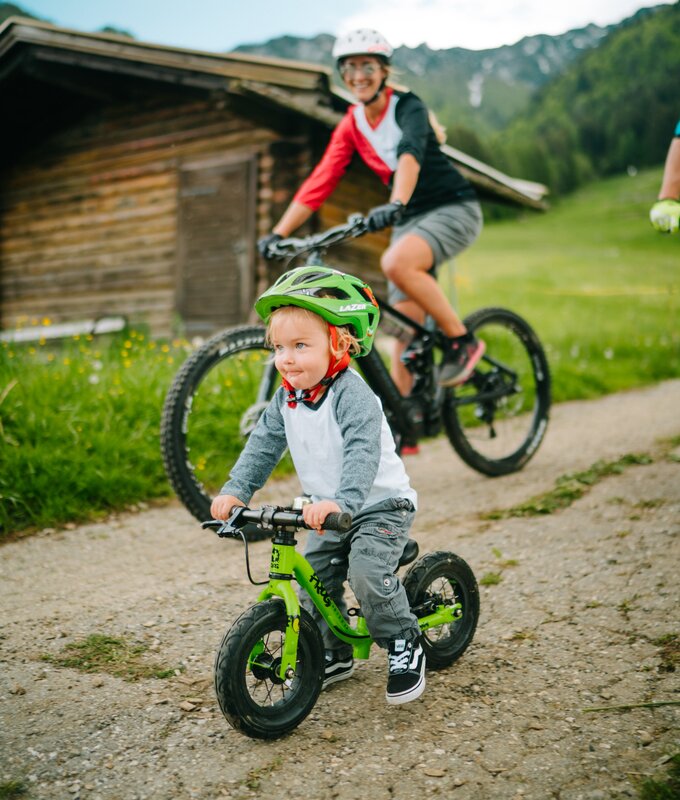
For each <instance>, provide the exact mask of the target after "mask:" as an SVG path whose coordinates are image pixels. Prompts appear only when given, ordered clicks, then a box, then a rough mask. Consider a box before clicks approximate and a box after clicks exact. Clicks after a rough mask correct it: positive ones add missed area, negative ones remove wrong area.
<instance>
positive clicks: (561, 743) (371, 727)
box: [0, 381, 680, 800]
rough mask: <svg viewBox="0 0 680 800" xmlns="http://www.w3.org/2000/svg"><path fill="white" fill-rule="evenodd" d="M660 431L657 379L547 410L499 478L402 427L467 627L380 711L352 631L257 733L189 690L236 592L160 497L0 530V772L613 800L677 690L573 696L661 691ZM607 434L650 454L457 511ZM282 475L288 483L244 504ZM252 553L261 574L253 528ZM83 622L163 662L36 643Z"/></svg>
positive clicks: (129, 794) (670, 587) (57, 790)
mask: <svg viewBox="0 0 680 800" xmlns="http://www.w3.org/2000/svg"><path fill="white" fill-rule="evenodd" d="M679 434H680V381H670V382H666V383H664V384H662V385H659V386H657V387H654V388H651V389H647V390H642V391H634V392H628V393H624V394H619V395H612V396H610V397H606V398H604V399H601V400H597V401H592V402H583V403H567V404H563V405H560V406H558V407H556V408H555V409H554V410H553V415H552V419H551V423H550V427H549V431H548V435H547V438H546V441H545V443H544V444H543V446H542V448H541V450H540V451H539V453H538V454H537V455H536V457H535V459H534V460H533V461H532V462H531V463H530V464H529V466H528V467H527V468H526V469H525V470H524V471H523V472H521V473H519V474H517V475H511V476H508V477H505V478H502V479H496V480H488V479H485V478H483V477H481V476H479V475H477V474H476V473H474V472H472V471H471V470H469V469H468V468H466V467H465V466H464V465H463V464H462V463H461V462H460V460H459V459H458V457H457V456H456V455H455V454H454V453H453V451H452V450H451V448H450V447H449V446H448V444H447V443H446V441H445V440H444V439H443V438H442V439H439V440H437V441H434V442H429V443H426V444H425V445H424V446H423V447H422V451H421V454H420V455H419V456H416V457H412V458H410V459H409V460H408V461H407V467H408V470H409V473H410V475H411V477H412V480H413V483H414V485H415V486H416V488H417V489H418V492H419V496H420V506H421V510H420V511H419V514H418V518H417V521H416V525H415V528H414V532H415V534H416V535H417V538H418V540H419V543H420V546H421V551H422V552H426V551H429V550H435V549H451V550H455V551H456V552H457V553H459V555H461V556H462V557H463V558H465V559H466V560H467V561H468V562H469V563H470V565H471V566H472V568H473V569H474V571H475V573H476V575H477V577H478V579H480V578H482V577H483V576H484V575H486V574H488V573H497V574H500V576H501V581H500V583H498V584H497V585H491V586H487V587H483V588H482V589H481V600H482V613H481V617H480V625H479V628H478V632H477V635H476V637H475V640H474V642H473V644H472V646H471V647H470V649H469V650H468V652H467V653H466V655H465V656H464V657H463V658H462V659H461V661H460V662H458V663H457V664H456V665H454V666H453V667H452V668H450V669H449V670H446V671H444V672H438V673H435V672H430V673H428V687H427V691H426V693H425V695H424V696H423V698H422V700H419V701H417V702H415V703H411V704H409V705H406V706H402V707H388V706H387V705H386V703H385V701H384V682H385V674H384V673H385V663H384V656H383V654H382V653H381V652H380V651H379V650H377V649H374V650H373V653H372V656H371V658H370V660H369V661H367V662H364V663H362V664H360V665H359V668H358V669H357V671H356V673H355V676H354V677H353V679H352V680H350V681H347V682H345V683H341V684H337V685H336V686H334V687H332V688H331V689H330V690H329V691H327V692H325V693H323V694H322V695H321V698H320V700H319V702H318V704H317V706H316V708H315V709H314V712H313V713H312V715H311V716H310V717H309V718H308V719H307V720H306V721H305V722H304V723H303V724H302V726H301V727H300V728H299V729H298V730H297V731H296V732H295V733H294V734H292V735H291V736H290V737H288V738H286V739H284V740H282V741H279V742H256V741H252V740H250V739H247V738H246V737H243V736H241V735H240V734H238V733H236V732H234V731H233V730H231V729H230V728H229V726H228V724H227V723H226V721H225V720H224V719H223V717H222V716H221V714H220V712H219V709H218V708H217V706H216V702H215V700H214V697H213V692H212V686H211V670H212V659H213V654H214V650H215V647H216V645H217V644H218V643H219V641H220V639H221V637H222V634H223V632H224V630H225V629H226V627H227V626H228V624H229V621H230V620H232V619H233V618H234V617H235V616H236V615H237V614H238V613H239V612H240V611H241V610H242V609H243V608H245V607H247V606H248V605H250V604H251V603H252V602H253V601H254V598H255V595H256V592H257V590H256V589H254V587H252V586H250V584H249V583H248V582H247V580H246V579H245V576H244V569H243V558H242V552H241V550H242V548H241V547H240V546H239V545H237V544H235V543H232V542H223V541H220V540H217V539H216V538H215V537H213V536H212V535H211V534H207V533H205V532H203V531H201V530H200V527H199V526H198V525H197V524H196V523H195V522H194V520H193V519H192V518H191V517H190V516H189V515H188V514H187V513H186V512H185V511H184V509H182V508H181V507H179V506H178V505H171V506H169V507H165V508H156V509H150V510H146V511H142V512H139V513H134V514H133V513H130V514H125V515H121V516H119V517H117V518H114V519H111V520H107V521H106V522H104V523H100V524H93V525H85V526H81V527H78V528H75V529H72V530H65V531H58V532H50V533H44V534H41V535H37V536H35V537H33V538H30V539H26V540H23V541H17V542H14V543H11V544H8V545H5V546H4V547H2V548H0V612H1V621H2V626H1V628H0V664H1V665H2V670H1V674H0V785H2V784H3V783H7V782H9V781H11V780H21V781H23V782H24V784H25V785H26V787H27V789H28V795H27V796H28V797H30V798H93V800H94V798H102V799H103V800H112V799H113V798H120V799H121V800H133V799H137V798H138V799H139V800H142V798H153V800H162V799H164V798H201V800H203V799H205V800H208V799H210V800H212V798H220V797H232V798H246V797H266V796H269V795H271V794H272V793H273V792H284V796H286V797H289V798H302V797H305V798H316V797H328V798H343V799H344V798H347V799H348V800H349V798H355V797H356V796H357V795H358V793H362V794H363V793H366V794H369V795H370V796H371V797H373V798H375V800H382V798H395V799H396V800H411V798H418V800H421V798H423V797H428V796H433V797H443V798H444V797H446V798H448V797H458V796H460V797H465V798H466V800H476V799H477V798H479V800H487V798H494V800H495V799H496V798H499V800H503V799H504V798H509V799H510V798H512V799H513V800H520V798H526V799H527V800H528V799H529V798H535V799H536V800H541V799H542V798H559V799H560V800H579V799H582V800H604V799H606V798H624V797H635V796H636V789H635V786H636V781H637V780H639V779H640V777H641V776H644V775H647V774H663V769H664V763H665V761H666V760H667V757H668V755H669V754H671V753H673V752H677V751H678V750H680V736H679V734H678V730H679V729H678V724H677V723H678V708H679V707H678V706H677V705H659V706H656V707H654V708H650V707H643V708H635V709H632V710H629V711H620V710H613V711H596V712H584V709H586V708H589V707H603V706H609V707H611V706H617V705H622V704H639V703H650V702H665V701H674V702H676V703H677V701H678V700H680V696H679V694H678V692H679V691H680V680H679V676H680V669H677V666H678V663H679V662H678V646H679V645H678V640H679V638H680V630H679V628H680V622H679V620H678V607H679V605H678V577H677V576H678V565H679V564H680V559H679V555H680V547H679V546H678V533H679V532H680V464H679V463H678V461H677V454H678V452H679V450H678V449H676V450H675V451H673V453H670V454H669V445H668V444H663V442H664V441H665V442H668V440H669V439H670V438H671V437H674V436H675V437H677V436H678V435H679ZM629 453H648V454H650V455H652V456H653V463H651V464H649V465H644V466H632V467H629V468H627V469H625V470H624V471H623V472H622V474H619V475H613V476H610V477H607V478H605V479H603V480H602V481H600V482H599V483H597V484H596V485H594V486H592V488H591V489H590V491H589V492H587V493H586V494H585V496H584V497H582V498H581V499H580V500H578V501H576V502H574V503H573V504H572V505H571V506H570V507H569V508H567V509H565V510H563V511H560V512H557V513H553V514H551V515H548V516H542V517H532V518H523V519H520V518H510V519H504V520H500V521H493V522H488V521H484V520H482V519H481V518H480V512H485V511H490V510H495V509H502V508H509V507H511V506H513V505H515V504H517V503H519V502H522V501H525V500H527V499H529V498H530V497H532V496H535V495H537V494H540V493H543V492H546V491H548V490H550V489H551V488H553V486H554V482H555V480H556V479H557V478H558V477H559V476H562V475H565V474H567V473H572V472H575V471H578V470H584V469H587V468H588V467H589V466H591V465H592V464H593V463H594V462H596V461H598V460H606V461H614V460H616V459H618V458H620V457H621V456H623V455H626V454H629ZM295 493H296V485H295V482H294V481H293V480H288V481H283V482H279V483H277V484H272V485H271V486H270V487H269V488H268V490H267V491H266V492H264V493H263V498H262V499H267V498H268V499H270V500H277V501H279V502H284V501H286V500H288V499H289V498H290V497H292V496H293V495H294V494H295ZM252 556H253V570H254V572H255V573H256V575H258V576H259V577H264V576H265V573H266V565H267V556H268V543H266V542H261V543H257V544H256V545H254V546H253V547H252ZM95 633H98V634H108V635H111V636H116V637H122V636H126V637H129V638H130V639H132V640H137V641H140V642H143V643H146V644H148V645H149V646H150V650H149V656H150V658H153V660H154V661H156V662H159V663H161V664H162V665H164V666H167V667H178V668H179V667H182V668H183V672H182V673H181V675H180V676H178V677H174V678H170V679H166V680H156V679H144V680H139V681H137V682H126V681H123V680H121V679H118V678H114V677H112V676H110V675H107V674H104V673H91V674H88V673H83V672H79V671H75V670H72V669H66V668H63V667H57V666H54V665H51V664H50V663H48V662H46V661H44V660H42V659H41V656H42V655H44V654H52V655H54V654H57V653H60V652H61V650H62V649H63V648H64V646H65V645H66V644H68V643H71V642H74V641H77V640H80V639H82V638H83V637H85V636H88V635H90V634H95ZM672 634H674V635H675V637H676V638H675V650H674V649H673V646H672V645H673V640H672V638H670V637H669V635H672ZM664 637H665V639H664ZM664 642H665V644H664ZM674 667H676V669H674ZM187 700H190V701H191V702H190V704H189V705H190V706H191V707H192V709H191V710H184V709H188V708H189V705H186V701H187ZM182 704H184V707H182Z"/></svg>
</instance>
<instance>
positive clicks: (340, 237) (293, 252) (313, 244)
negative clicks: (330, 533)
mask: <svg viewBox="0 0 680 800" xmlns="http://www.w3.org/2000/svg"><path fill="white" fill-rule="evenodd" d="M365 233H368V221H367V219H366V217H364V216H363V214H350V216H349V217H347V222H345V223H344V224H343V225H336V226H335V227H334V228H329V229H328V230H327V231H323V232H322V233H314V234H312V235H311V236H305V237H303V238H296V237H294V236H291V237H288V238H286V239H279V241H278V242H272V243H271V244H270V245H269V247H268V248H267V258H272V259H284V258H295V257H296V256H300V255H302V254H303V253H311V252H313V251H315V250H323V249H325V248H326V247H330V246H331V245H334V244H339V243H340V242H344V241H345V240H346V239H356V238H357V237H359V236H363V235H364V234H365ZM329 530H330V528H329Z"/></svg>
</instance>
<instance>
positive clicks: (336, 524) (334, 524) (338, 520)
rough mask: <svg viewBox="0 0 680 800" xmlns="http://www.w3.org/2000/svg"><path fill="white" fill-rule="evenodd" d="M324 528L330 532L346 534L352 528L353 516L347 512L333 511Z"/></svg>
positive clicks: (325, 521)
mask: <svg viewBox="0 0 680 800" xmlns="http://www.w3.org/2000/svg"><path fill="white" fill-rule="evenodd" d="M323 527H324V528H326V529H327V530H329V531H338V532H339V533H346V532H347V531H348V530H349V529H350V528H351V527H352V515H351V514H348V513H347V512H346V511H341V512H340V513H338V512H336V511H333V512H332V513H330V514H329V515H328V516H327V517H326V519H325V520H324V523H323Z"/></svg>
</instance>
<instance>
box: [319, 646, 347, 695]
mask: <svg viewBox="0 0 680 800" xmlns="http://www.w3.org/2000/svg"><path fill="white" fill-rule="evenodd" d="M353 672H354V658H353V657H352V656H351V655H350V656H341V655H340V654H339V652H338V651H337V650H326V661H325V666H324V679H323V686H322V687H321V690H322V691H323V690H324V689H327V688H328V687H329V686H330V685H331V684H332V683H337V682H338V681H344V680H345V679H346V678H350V677H351V676H352V673H353Z"/></svg>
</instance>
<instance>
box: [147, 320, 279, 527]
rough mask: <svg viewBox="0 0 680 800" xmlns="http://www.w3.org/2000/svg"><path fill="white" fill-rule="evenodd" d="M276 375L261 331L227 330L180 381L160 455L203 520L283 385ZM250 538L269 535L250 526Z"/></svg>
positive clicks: (170, 398)
mask: <svg viewBox="0 0 680 800" xmlns="http://www.w3.org/2000/svg"><path fill="white" fill-rule="evenodd" d="M277 377H278V376H277V375H276V374H275V370H274V368H273V365H272V363H271V350H270V349H268V348H267V347H266V346H265V329H264V328H263V327H261V326H241V327H236V328H230V329H227V330H224V331H221V332H220V333H218V334H216V335H215V336H213V337H212V338H211V339H209V340H208V341H207V342H205V343H204V344H203V345H202V346H201V347H199V348H198V349H197V350H195V351H194V352H193V353H192V354H191V355H190V356H189V358H188V359H187V360H186V361H185V362H184V364H183V365H182V367H181V368H180V370H179V371H178V373H177V375H176V376H175V378H174V380H173V382H172V384H171V386H170V389H169V390H168V393H167V396H166V398H165V403H164V406H163V413H162V418H161V452H162V456H163V464H164V466H165V471H166V473H167V476H168V479H169V480H170V483H171V485H172V488H173V489H174V491H175V493H176V495H177V497H178V498H179V499H180V501H181V502H182V503H183V504H184V506H185V507H186V508H187V510H188V511H189V512H190V513H191V514H193V516H194V517H196V519H197V520H199V521H201V522H202V521H204V520H207V519H210V517H211V515H210V504H211V501H212V498H213V497H214V496H215V495H216V494H217V493H218V492H219V490H220V488H221V487H222V485H223V483H224V481H225V480H226V478H227V476H228V475H229V471H230V470H231V467H232V466H233V464H234V463H235V461H236V459H237V458H238V455H239V453H240V452H241V450H242V449H243V445H244V444H245V441H246V437H247V434H248V432H249V430H251V429H252V427H254V424H255V422H257V419H258V417H259V415H260V414H261V413H262V410H263V409H264V407H265V405H266V402H267V401H268V400H269V399H270V398H271V396H272V395H273V393H274V391H275V389H276V387H277V386H278V379H277ZM263 387H264V389H263ZM263 391H264V395H265V396H263ZM258 394H259V395H260V397H259V399H258ZM247 533H248V537H249V538H250V539H263V538H266V536H267V534H266V533H264V532H262V531H260V529H258V528H256V527H255V526H247Z"/></svg>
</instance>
